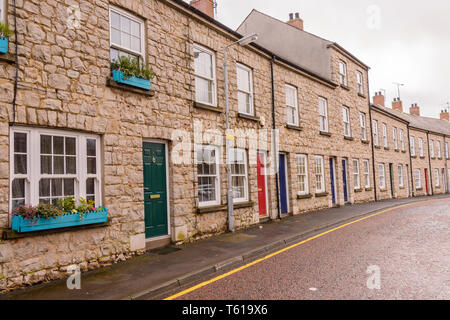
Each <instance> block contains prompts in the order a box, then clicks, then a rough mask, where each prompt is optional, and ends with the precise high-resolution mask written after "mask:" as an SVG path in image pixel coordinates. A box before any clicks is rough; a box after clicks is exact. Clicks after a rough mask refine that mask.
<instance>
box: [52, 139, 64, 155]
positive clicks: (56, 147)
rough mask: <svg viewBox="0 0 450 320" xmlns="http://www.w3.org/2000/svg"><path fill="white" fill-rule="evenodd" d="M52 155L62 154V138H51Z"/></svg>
mask: <svg viewBox="0 0 450 320" xmlns="http://www.w3.org/2000/svg"><path fill="white" fill-rule="evenodd" d="M53 154H64V138H63V137H53Z"/></svg>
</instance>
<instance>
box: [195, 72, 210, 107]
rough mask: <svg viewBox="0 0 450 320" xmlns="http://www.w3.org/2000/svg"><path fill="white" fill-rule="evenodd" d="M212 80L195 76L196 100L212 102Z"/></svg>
mask: <svg viewBox="0 0 450 320" xmlns="http://www.w3.org/2000/svg"><path fill="white" fill-rule="evenodd" d="M212 92H213V82H212V81H209V80H205V79H201V78H198V77H197V78H195V95H196V101H201V102H206V103H213V99H212V97H213V94H212Z"/></svg>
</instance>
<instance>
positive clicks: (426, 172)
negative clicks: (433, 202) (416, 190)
mask: <svg viewBox="0 0 450 320" xmlns="http://www.w3.org/2000/svg"><path fill="white" fill-rule="evenodd" d="M424 173H425V192H426V195H427V196H428V195H429V194H430V190H429V188H428V169H427V168H425V169H424Z"/></svg>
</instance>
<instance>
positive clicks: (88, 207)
mask: <svg viewBox="0 0 450 320" xmlns="http://www.w3.org/2000/svg"><path fill="white" fill-rule="evenodd" d="M79 202H80V204H79V205H78V206H77V207H76V208H75V209H74V210H75V211H76V212H78V213H79V214H80V218H81V219H83V217H84V215H86V214H88V213H89V212H91V211H96V209H95V201H94V200H89V201H88V200H86V199H85V198H83V197H80V201H79Z"/></svg>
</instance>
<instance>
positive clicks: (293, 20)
mask: <svg viewBox="0 0 450 320" xmlns="http://www.w3.org/2000/svg"><path fill="white" fill-rule="evenodd" d="M286 23H287V24H289V25H291V26H293V27H296V28H297V29H300V30H302V31H303V20H302V19H301V18H300V13H298V12H296V13H295V16H294V14H293V13H289V21H288V22H286Z"/></svg>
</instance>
